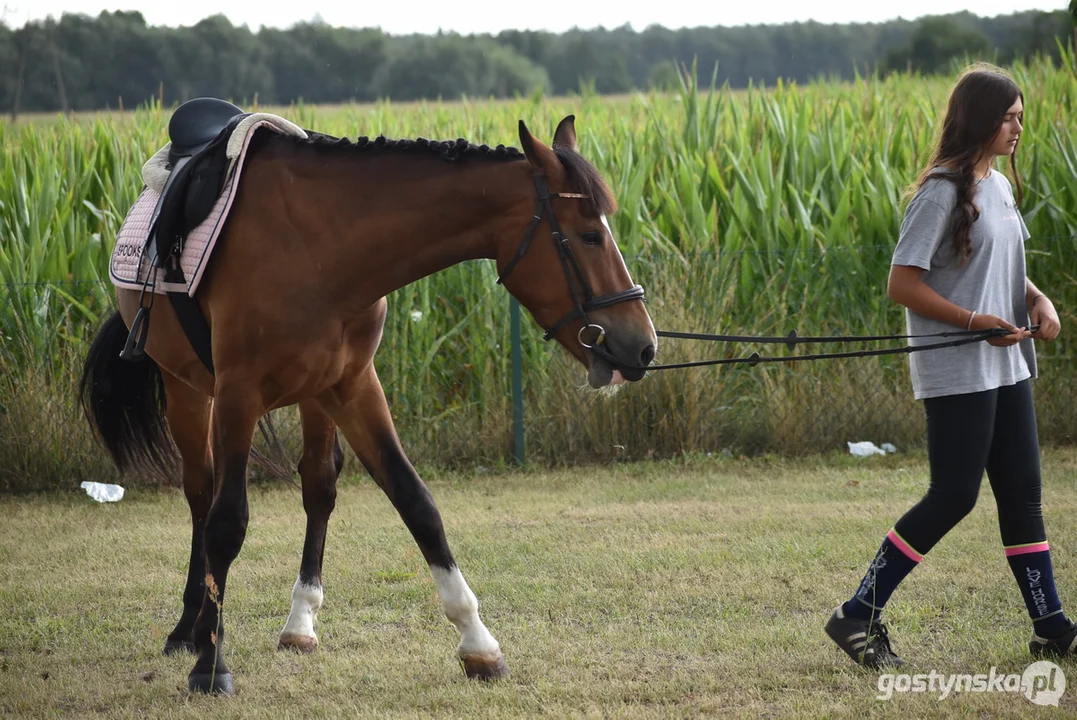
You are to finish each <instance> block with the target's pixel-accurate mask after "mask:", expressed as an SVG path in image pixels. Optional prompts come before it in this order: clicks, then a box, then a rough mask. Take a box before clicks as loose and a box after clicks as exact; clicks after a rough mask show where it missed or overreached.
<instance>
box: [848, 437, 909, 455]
mask: <svg viewBox="0 0 1077 720" xmlns="http://www.w3.org/2000/svg"><path fill="white" fill-rule="evenodd" d="M845 444H846V445H848V446H849V452H850V453H851V454H853V455H856V456H857V457H869V456H871V455H885V454H886V453H888V452H890V453H896V452H897V448H896V447H894V446H893V445H891V444H890V443H883V445H882V447H876V445H875V443H873V442H871V441H870V440H864V441H863V442H855V443H854V442H846V443H845Z"/></svg>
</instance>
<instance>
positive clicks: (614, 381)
mask: <svg viewBox="0 0 1077 720" xmlns="http://www.w3.org/2000/svg"><path fill="white" fill-rule="evenodd" d="M624 381H625V378H624V375H622V374H621V371H620V370H614V371H613V377H612V378H610V385H620V384H621V383H623V382H624Z"/></svg>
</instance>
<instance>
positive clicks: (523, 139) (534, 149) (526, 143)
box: [520, 120, 558, 170]
mask: <svg viewBox="0 0 1077 720" xmlns="http://www.w3.org/2000/svg"><path fill="white" fill-rule="evenodd" d="M520 146H521V147H522V148H523V150H524V155H526V156H527V159H528V161H529V162H530V163H531V165H532V166H534V167H535V169H537V170H549V169H550V168H551V167H553V165H552V164H556V163H557V162H558V160H557V156H556V155H555V154H554V152H553V150H551V149H550V148H548V147H546V145H545V144H543V142H542V141H541V140H539V139H538V138H536V137H535V136H534V135H532V134H531V131H530V130H528V129H527V125H525V124H524V121H523V120H521V121H520Z"/></svg>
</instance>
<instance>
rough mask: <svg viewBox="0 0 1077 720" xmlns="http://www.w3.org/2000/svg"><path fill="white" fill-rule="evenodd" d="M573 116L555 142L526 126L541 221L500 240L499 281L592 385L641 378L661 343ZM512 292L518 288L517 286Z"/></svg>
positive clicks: (610, 201)
mask: <svg viewBox="0 0 1077 720" xmlns="http://www.w3.org/2000/svg"><path fill="white" fill-rule="evenodd" d="M573 123H574V116H572V115H569V116H568V117H566V118H565V119H564V120H562V121H561V122H560V124H559V125H558V126H557V131H556V132H555V133H554V136H553V145H552V147H549V146H547V145H545V144H543V143H542V142H541V141H540V140H538V139H537V138H535V137H534V136H533V135H532V134H531V133H530V132H529V131H528V129H527V126H526V125H524V122H523V120H521V121H520V143H521V145H522V146H523V151H524V154H525V155H526V156H527V160H528V161H529V162H530V164H531V168H532V171H533V181H534V195H533V197H534V203H535V204H534V217H533V218H532V220H531V223H530V226H529V227H528V229H527V231H526V233H525V235H524V236H523V237H522V238H520V237H506V238H503V240H502V241H501V242H500V244H499V247H498V253H497V264H498V269H499V272H500V277H499V278H498V282H504V283H505V285H506V288H508V289H509V291H510V292H511V293H512V294H513V295H514V296H515V297H516V298H517V299H518V300H519V301H520V303H521V304H523V305H524V306H525V307H526V308H527V309H528V311H529V312H530V313H531V316H532V317H533V318H534V319H535V321H536V322H537V323H538V324H539V325H541V326H542V328H543V329H544V330H546V335H545V339H546V340H550V339H556V340H557V342H559V343H560V344H561V345H563V346H564V347H565V348H566V349H568V351H569V352H570V353H572V355H574V356H575V357H576V358H577V359H578V360H579V361H580V362H581V363H583V365H584V366H585V367H586V368H587V369H588V372H587V380H588V382H589V383H590V385H591V387H594V388H599V387H604V386H606V385H614V384H617V383H620V382H621V381H622V380H631V381H635V380H640V379H641V378H642V377H643V376H644V374H645V373H646V369H645V368H646V367H647V366H648V365H650V364H651V361H652V360H654V355H655V348H656V346H657V343H658V339H657V336H656V335H655V331H654V325H653V324H652V323H651V318H650V316H649V315H648V314H647V310H646V308H645V307H644V306H643V288H642V287H640V286H639V285H636V284H635V283H634V282H633V281H632V277H631V276H630V275H629V272H628V268H626V267H625V263H624V258H622V257H621V253H620V251H619V250H618V249H617V243H616V241H615V240H614V238H613V233H612V232H611V230H610V225H609V222H608V221H607V220H606V216H607V215H609V214H611V213H613V212H614V211H615V210H616V202H615V200H614V198H613V195H612V193H611V192H610V190H609V188H608V187H607V185H606V183H605V181H604V180H603V179H602V177H601V175H600V174H599V173H598V171H597V170H596V169H595V168H594V166H593V165H592V164H591V163H590V162H588V161H587V160H586V159H584V158H583V156H582V155H580V154H579V150H578V147H577V144H576V129H575V126H574V124H573ZM510 286H511V287H510Z"/></svg>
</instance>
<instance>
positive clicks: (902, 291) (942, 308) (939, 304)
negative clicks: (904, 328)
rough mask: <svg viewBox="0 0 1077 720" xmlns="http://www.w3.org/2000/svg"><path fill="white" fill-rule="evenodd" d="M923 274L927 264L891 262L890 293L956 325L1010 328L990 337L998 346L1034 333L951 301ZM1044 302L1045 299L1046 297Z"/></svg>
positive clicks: (921, 312)
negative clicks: (1003, 334)
mask: <svg viewBox="0 0 1077 720" xmlns="http://www.w3.org/2000/svg"><path fill="white" fill-rule="evenodd" d="M923 274H924V270H923V268H919V267H916V266H913V265H891V266H890V278H889V280H888V281H887V284H886V295H887V297H889V298H890V299H891V300H893V301H894V302H896V303H898V304H900V305H904V306H905V307H907V308H909V309H910V310H912V311H913V312H914V313H916V314H918V315H923V316H924V317H929V318H931V319H933V320H937V321H939V322H943V323H948V324H950V325H956V326H957V327H959V328H961V329H962V330H966V329H969V330H990V329H992V328H996V327H1000V328H1006V329H1007V330H1009V331H1010V334H1009V335H1006V336H1004V337H1000V338H991V339H990V340H988V341H987V342H989V343H990V344H992V345H995V346H998V347H1005V346H1007V345H1013V344H1014V343H1018V342H1020V341H1022V340H1024V339H1025V338H1028V337H1031V336H1032V334H1031V333H1030V332H1029V331H1028V330H1022V329H1020V328H1018V327H1016V326H1015V325H1013V324H1012V323H1009V322H1007V321H1005V320H1003V319H1002V318H1000V317H998V316H996V315H981V314H980V313H975V314H974V311H973V310H969V309H967V308H963V307H961V306H960V305H957V304H955V303H952V302H950V301H949V300H947V299H946V298H944V297H943V296H942V295H939V294H938V293H937V292H935V291H934V290H933V289H932V288H931V287H930V286H929V285H928V284H927V283H925V282H924V281H923V280H921V275H923ZM1040 302H1043V299H1042V298H1041V299H1040ZM970 320H971V321H972V323H971V327H970V326H969V321H970ZM1041 332H1042V328H1041Z"/></svg>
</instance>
